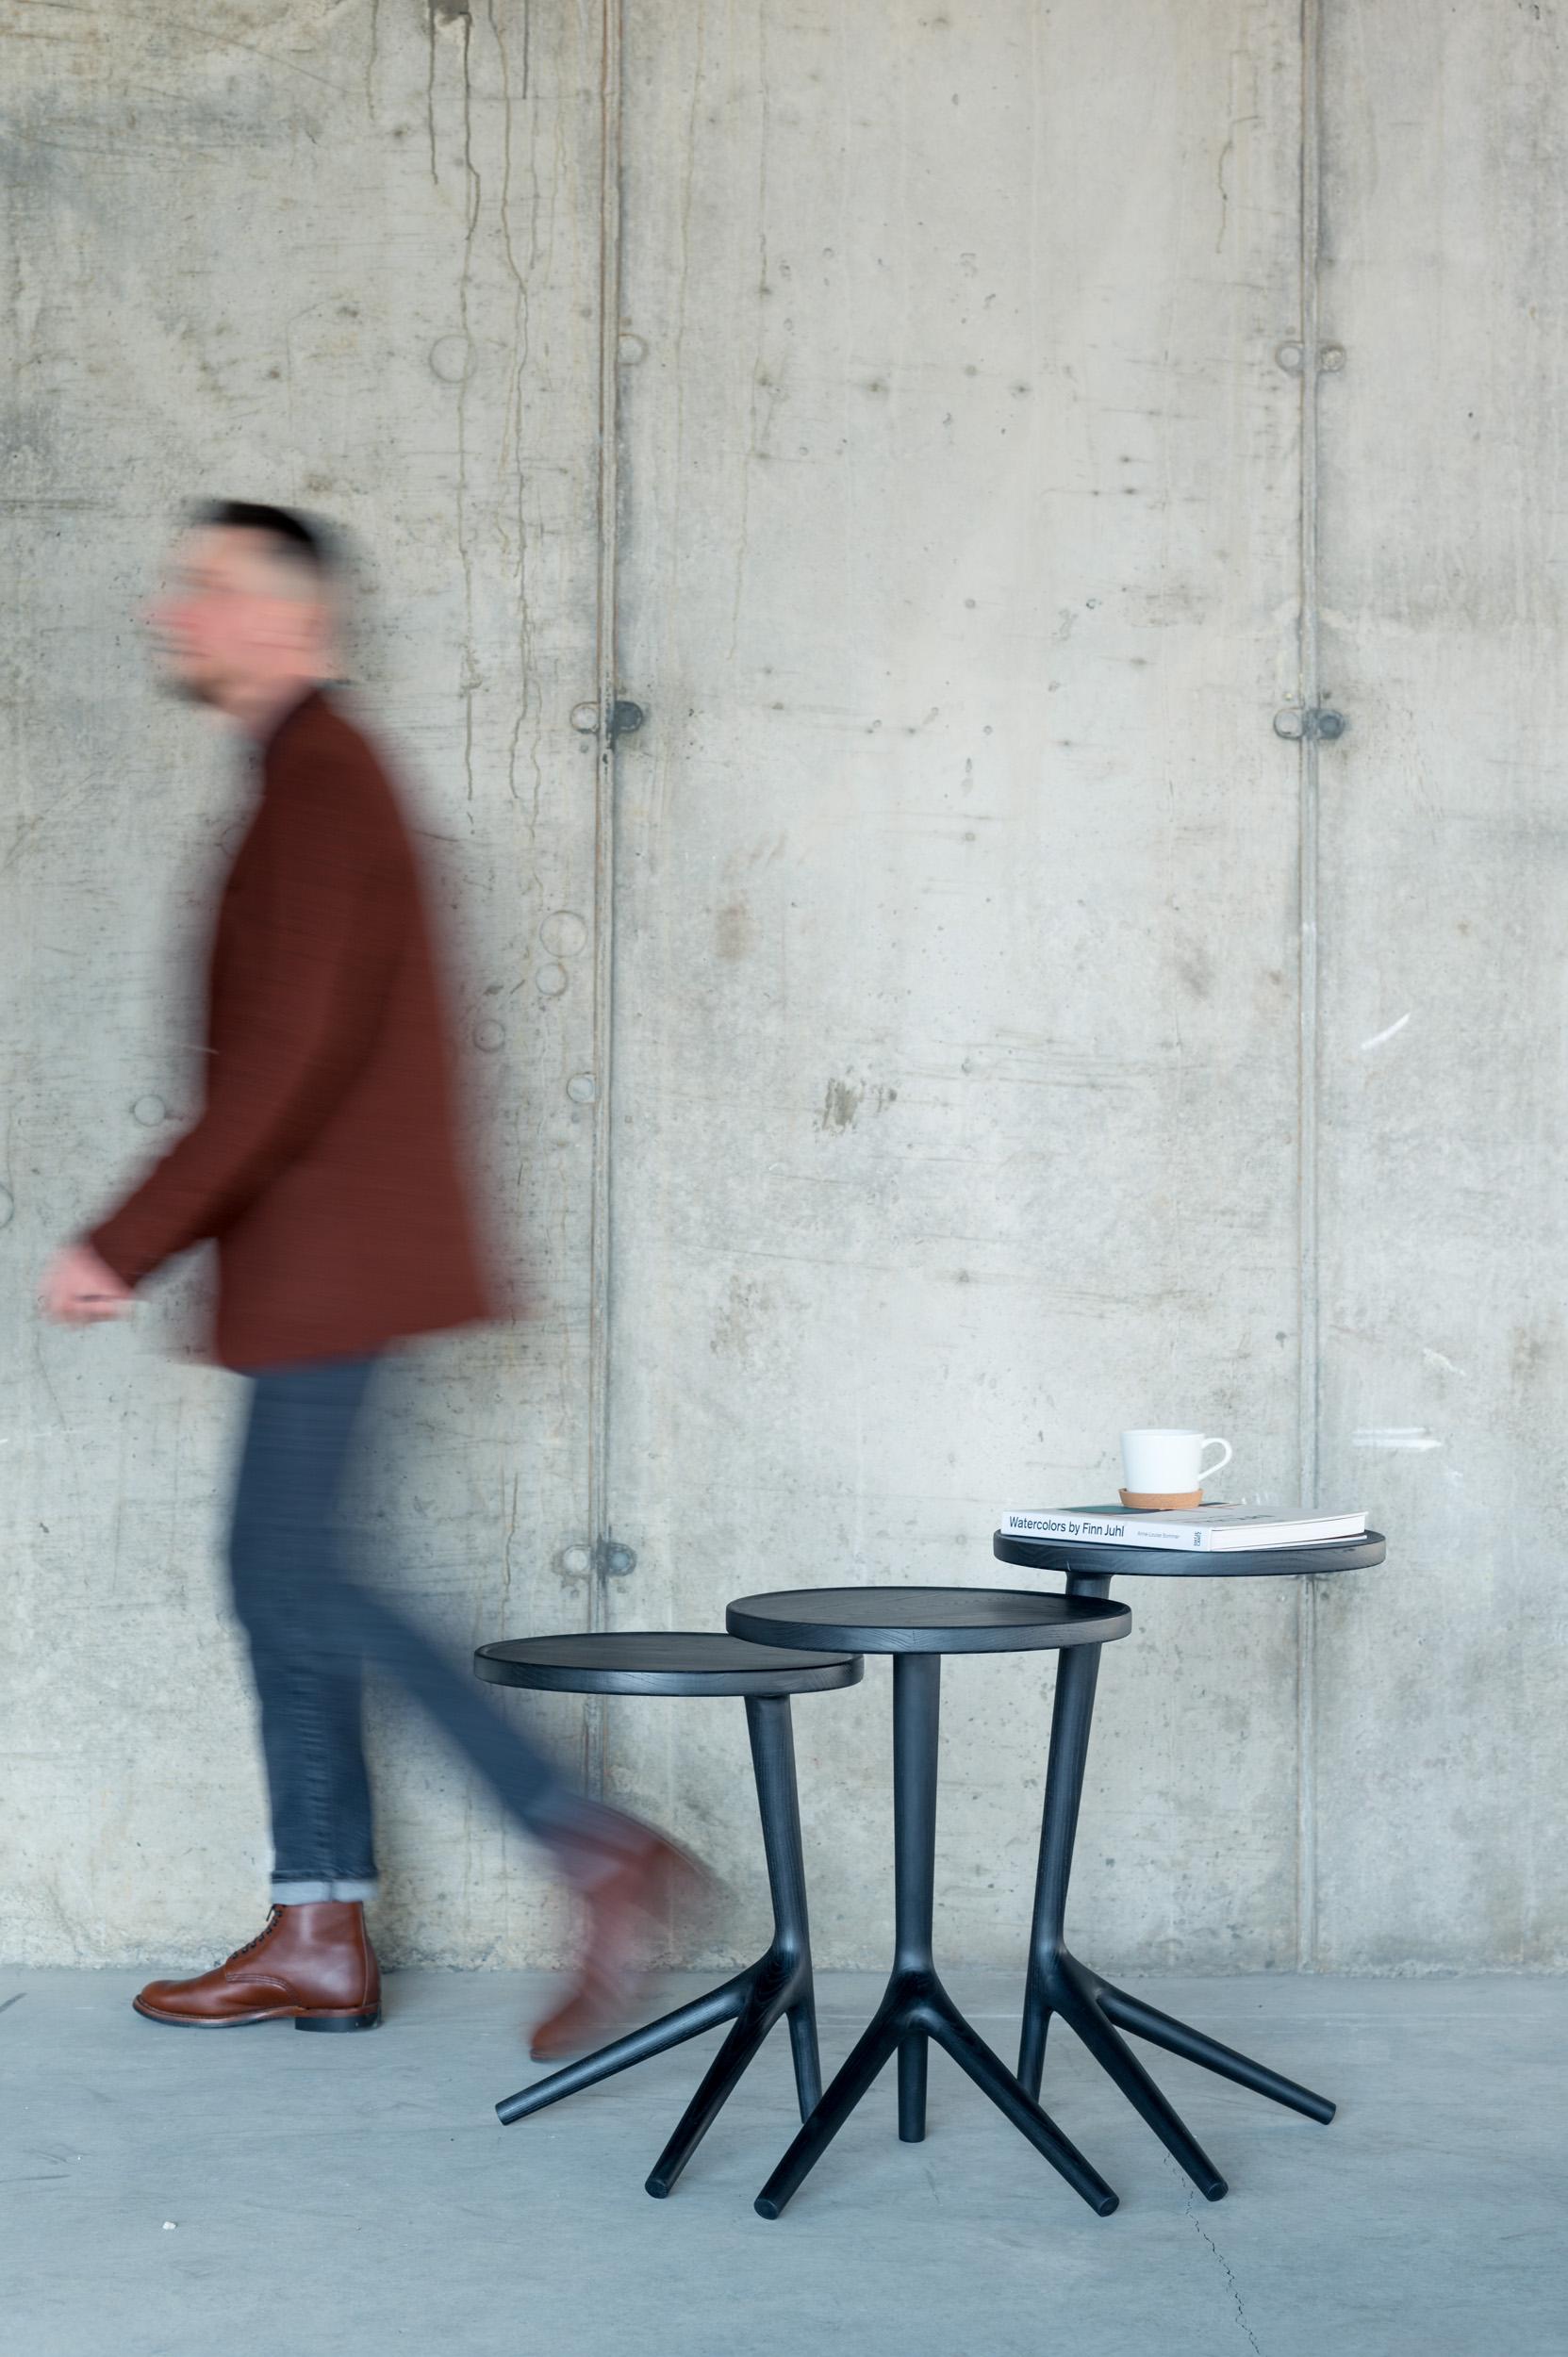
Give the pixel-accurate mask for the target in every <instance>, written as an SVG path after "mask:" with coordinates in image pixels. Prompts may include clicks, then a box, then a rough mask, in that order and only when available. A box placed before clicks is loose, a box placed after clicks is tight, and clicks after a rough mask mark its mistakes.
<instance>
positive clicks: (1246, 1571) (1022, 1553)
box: [991, 1530, 1388, 1579]
mask: <svg viewBox="0 0 1568 2357" xmlns="http://www.w3.org/2000/svg"><path fill="white" fill-rule="evenodd" d="M991 1552H992V1554H993V1555H994V1556H995V1557H996V1558H997V1559H998V1561H999V1562H1000V1563H1018V1564H1022V1565H1023V1566H1024V1567H1025V1568H1026V1569H1028V1570H1030V1571H1035V1572H1076V1573H1079V1574H1083V1573H1089V1574H1092V1575H1093V1576H1094V1577H1095V1578H1097V1579H1299V1578H1300V1577H1301V1575H1302V1574H1303V1573H1306V1572H1365V1571H1370V1570H1371V1568H1372V1566H1373V1565H1374V1564H1375V1563H1380V1562H1381V1561H1382V1559H1383V1558H1384V1556H1385V1555H1386V1554H1387V1553H1388V1545H1387V1541H1385V1540H1384V1538H1383V1535H1382V1533H1381V1531H1378V1530H1369V1531H1368V1532H1367V1534H1366V1536H1365V1538H1364V1539H1319V1540H1315V1541H1313V1543H1312V1545H1311V1546H1309V1547H1237V1548H1236V1549H1235V1550H1234V1551H1231V1550H1229V1549H1225V1548H1221V1549H1218V1550H1211V1549H1210V1548H1208V1547H1194V1548H1192V1549H1191V1550H1190V1551H1189V1550H1187V1549H1185V1548H1182V1547H1102V1546H1099V1545H1098V1544H1097V1545H1094V1546H1075V1545H1074V1543H1073V1541H1071V1540H1070V1539H1015V1538H1012V1537H1010V1536H1009V1534H1008V1533H1007V1532H1006V1531H1001V1530H999V1531H998V1532H997V1533H996V1534H995V1536H994V1537H993V1539H992V1541H991Z"/></svg>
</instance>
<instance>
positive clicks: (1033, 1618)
mask: <svg viewBox="0 0 1568 2357" xmlns="http://www.w3.org/2000/svg"><path fill="white" fill-rule="evenodd" d="M724 1620H725V1624H726V1625H727V1626H728V1627H729V1628H730V1629H732V1630H733V1631H734V1635H735V1636H736V1637H750V1638H754V1639H755V1640H757V1642H758V1643H759V1644H764V1645H767V1644H774V1645H851V1646H853V1648H854V1650H855V1652H856V1653H1029V1652H1033V1651H1036V1650H1037V1649H1039V1648H1041V1647H1044V1646H1053V1647H1059V1646H1063V1645H1100V1644H1105V1643H1107V1642H1108V1641H1109V1640H1111V1639H1113V1638H1115V1637H1125V1636H1126V1635H1127V1632H1128V1630H1129V1628H1130V1627H1131V1623H1132V1616H1131V1613H1130V1612H1129V1610H1128V1608H1127V1607H1126V1605H1125V1604H1102V1603H1100V1602H1098V1600H1096V1599H1094V1598H1091V1597H1088V1596H1040V1595H1031V1594H1028V1593H1027V1592H1026V1591H1023V1590H1021V1589H1015V1588H787V1589H783V1590H781V1591H778V1592H777V1593H776V1594H773V1595H767V1596H740V1597H737V1598H736V1600H735V1602H734V1604H732V1605H731V1606H730V1607H729V1609H728V1610H727V1611H726V1613H725V1615H724Z"/></svg>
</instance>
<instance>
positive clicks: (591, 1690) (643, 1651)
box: [473, 1629, 866, 1695]
mask: <svg viewBox="0 0 1568 2357" xmlns="http://www.w3.org/2000/svg"><path fill="white" fill-rule="evenodd" d="M473 1668H474V1674H475V1676H476V1677H482V1678H487V1679H488V1680H489V1681H490V1683H491V1685H492V1686H528V1687H533V1688H534V1689H536V1690H542V1691H544V1692H546V1693H553V1694H765V1695H766V1694H823V1693H826V1692H828V1691H829V1689H831V1688H834V1687H836V1686H858V1685H859V1683H860V1680H861V1678H862V1676H863V1674H864V1673H865V1669H866V1664H865V1663H864V1662H863V1661H857V1660H856V1659H855V1657H854V1656H853V1655H852V1654H849V1653H781V1652H780V1651H779V1649H778V1647H777V1646H776V1645H748V1644H745V1643H743V1642H742V1641H741V1640H740V1639H739V1638H737V1637H724V1636H721V1635H720V1633H719V1632H718V1630H717V1629H698V1630H696V1631H693V1632H690V1633H686V1632H683V1631H680V1630H672V1629H627V1630H623V1631H620V1632H606V1633H605V1634H602V1635H598V1636H595V1635H590V1634H583V1635H573V1636H567V1637H511V1638H503V1640H501V1641H500V1642H499V1643H497V1644H494V1645H481V1646H480V1647H479V1648H478V1650H477V1651H476V1652H475V1654H474V1656H473Z"/></svg>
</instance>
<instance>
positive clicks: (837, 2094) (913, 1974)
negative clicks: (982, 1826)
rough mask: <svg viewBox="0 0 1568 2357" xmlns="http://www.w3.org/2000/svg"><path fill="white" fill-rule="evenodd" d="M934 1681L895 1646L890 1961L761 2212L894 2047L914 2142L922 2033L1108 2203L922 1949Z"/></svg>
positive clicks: (929, 1897)
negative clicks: (877, 1997) (864, 2021)
mask: <svg viewBox="0 0 1568 2357" xmlns="http://www.w3.org/2000/svg"><path fill="white" fill-rule="evenodd" d="M1076 1650H1079V1651H1081V1652H1084V1653H1098V1650H1099V1648H1098V1645H1085V1646H1082V1647H1080V1648H1077V1649H1076ZM941 1692H942V1661H941V1656H940V1655H938V1654H934V1653H908V1654H903V1653H900V1654H895V1655H894V1656H893V1823H894V1874H895V1887H896V1902H895V1942H894V1956H893V1970H892V1973H891V1975H890V1977H889V1979H888V1983H887V1986H886V1988H885V1990H884V1991H883V1998H882V2003H880V2005H879V2006H878V2007H877V2010H876V2013H875V2014H874V2016H873V2017H872V2019H871V2021H870V2024H869V2026H868V2027H867V2029H866V2031H865V2032H864V2033H863V2035H862V2036H861V2037H860V2039H859V2042H858V2043H857V2044H856V2046H855V2047H854V2049H853V2051H852V2052H851V2053H850V2057H849V2060H848V2061H847V2062H846V2063H845V2065H844V2067H843V2069H841V2070H840V2071H839V2073H838V2075H837V2077H836V2078H835V2079H834V2081H833V2084H832V2085H830V2087H829V2088H828V2090H827V2093H826V2094H825V2095H824V2096H823V2098H822V2101H821V2102H820V2103H818V2105H817V2109H816V2110H815V2111H814V2112H813V2113H812V2115H811V2117H810V2118H809V2119H807V2120H806V2121H805V2122H804V2124H803V2125H802V2127H801V2132H800V2134H799V2135H798V2136H797V2137H796V2138H795V2141H794V2143H793V2144H792V2145H791V2146H790V2148H789V2150H788V2151H787V2152H786V2153H785V2154H784V2158H783V2160H782V2161H781V2162H780V2163H779V2166H778V2167H777V2168H776V2169H775V2170H774V2171H773V2174H772V2176H771V2177H770V2178H769V2179H768V2181H767V2184H766V2185H765V2186H764V2187H763V2189H762V2191H761V2193H760V2194H759V2195H758V2196H757V2200H756V2208H757V2211H758V2214H759V2215H760V2216H761V2217H768V2218H775V2217H779V2216H780V2215H781V2213H782V2212H783V2210H784V2204H785V2203H786V2202H787V2201H788V2200H789V2199H790V2197H791V2195H792V2194H794V2193H795V2192H796V2191H797V2189H798V2188H799V2187H800V2185H801V2184H802V2182H803V2181H804V2179H805V2177H806V2176H807V2174H808V2172H809V2171H810V2170H811V2169H812V2168H813V2167H815V2166H816V2164H817V2161H818V2160H820V2158H821V2156H822V2154H823V2153H824V2152H825V2151H827V2149H828V2146H829V2145H830V2144H831V2143H832V2141H833V2139H834V2136H835V2135H836V2134H838V2131H839V2129H840V2128H841V2127H842V2126H843V2125H844V2122H845V2121H846V2120H847V2119H848V2118H849V2117H850V2113H851V2112H852V2111H853V2110H854V2107H855V2105H856V2104H857V2103H858V2102H860V2099H861V2097H862V2096H863V2095H864V2094H865V2093H866V2091H867V2088H868V2087H869V2086H870V2085H871V2084H872V2082H873V2081H874V2080H875V2079H876V2078H877V2077H878V2076H879V2074H880V2073H881V2071H882V2070H883V2067H884V2066H885V2065H886V2064H887V2063H888V2062H889V2061H891V2059H892V2057H893V2054H894V2053H895V2052H897V2053H898V2056H899V2134H900V2136H901V2137H902V2138H903V2140H904V2141H905V2142H906V2143H910V2144H917V2143H918V2142H919V2141H920V2139H921V2138H922V2137H923V2136H924V2134H925V2110H926V2052H927V2040H928V2039H929V2038H934V2039H935V2040H936V2042H937V2044H938V2045H939V2046H941V2047H943V2048H945V2049H946V2051H947V2052H948V2053H949V2054H950V2055H951V2056H952V2058H953V2060H954V2062H956V2063H957V2064H958V2066H959V2068H960V2069H962V2070H964V2071H966V2072H967V2074H968V2076H969V2077H970V2078H971V2079H972V2080H973V2081H974V2083H975V2085H977V2086H978V2087H980V2088H981V2089H982V2092H983V2093H984V2094H986V2095H988V2096H989V2097H990V2099H991V2101H992V2102H993V2103H995V2104H996V2106H997V2108H998V2109H999V2111H1001V2112H1003V2113H1005V2115H1006V2116H1007V2118H1009V2119H1010V2120H1011V2121H1012V2122H1013V2125H1014V2126H1015V2128H1016V2129H1017V2130H1018V2131H1019V2133H1020V2134H1022V2135H1025V2136H1027V2137H1028V2138H1029V2140H1030V2142H1031V2143H1032V2145H1033V2146H1034V2148H1035V2150H1036V2151H1039V2152H1042V2153H1043V2154H1044V2155H1045V2157H1046V2159H1047V2160H1048V2161H1049V2163H1050V2164H1051V2167H1053V2168H1055V2169H1057V2170H1058V2171H1059V2172H1060V2173H1061V2175H1062V2176H1064V2177H1065V2179H1066V2181H1067V2183H1068V2184H1069V2185H1071V2186H1072V2188H1073V2190H1074V2191H1075V2192H1076V2193H1078V2194H1080V2195H1081V2197H1082V2199H1083V2200H1085V2201H1087V2202H1088V2204H1089V2206H1090V2208H1091V2209H1092V2210H1095V2211H1098V2214H1099V2216H1100V2217H1106V2216H1108V2215H1109V2213H1110V2212H1111V2211H1113V2210H1114V2208H1115V2207H1116V2197H1115V2195H1114V2193H1113V2192H1112V2190H1111V2188H1110V2186H1109V2185H1108V2184H1106V2183H1105V2180H1104V2179H1103V2178H1102V2177H1101V2176H1100V2175H1099V2174H1098V2170H1096V2169H1094V2168H1093V2167H1091V2166H1090V2164H1089V2163H1088V2162H1087V2161H1086V2160H1085V2159H1084V2157H1083V2155H1082V2153H1081V2152H1080V2151H1078V2150H1077V2148H1076V2146H1074V2145H1072V2144H1070V2143H1069V2142H1068V2141H1067V2139H1066V2137H1065V2135H1063V2134H1062V2132H1061V2130H1060V2129H1059V2128H1058V2127H1057V2126H1056V2124H1055V2122H1054V2121H1053V2120H1052V2119H1050V2118H1048V2115H1047V2114H1046V2113H1045V2112H1043V2111H1042V2110H1041V2109H1040V2106H1039V2104H1038V2102H1036V2101H1035V2100H1034V2098H1033V2096H1032V2095H1031V2094H1029V2093H1027V2092H1026V2091H1025V2089H1024V2088H1022V2087H1021V2086H1020V2085H1018V2082H1017V2081H1016V2079H1015V2078H1014V2076H1013V2074H1012V2072H1011V2071H1010V2070H1009V2069H1007V2066H1006V2065H1005V2063H1003V2062H1002V2061H1001V2060H1000V2059H999V2056H998V2055H996V2054H994V2053H993V2052H992V2051H991V2049H990V2047H989V2046H987V2045H986V2044H985V2041H984V2040H983V2038H982V2037H981V2036H979V2034H978V2033H977V2032H976V2031H975V2030H974V2029H972V2028H971V2027H970V2025H969V2023H968V2022H967V2021H966V2019H965V2018H964V2016H963V2015H962V2014H961V2013H960V2012H959V2010H958V2007H957V2006H956V2005H955V2004H954V2003H953V2001H952V1999H951V1998H950V1997H949V1995H948V1992H947V1990H946V1989H945V1988H944V1987H943V1986H942V1983H941V1981H940V1979H939V1978H938V1976H937V1971H936V1966H935V1961H934V1959H933V1953H932V1913H933V1892H934V1886H935V1862H936V1766H937V1733H938V1727H939V1722H940V1716H941Z"/></svg>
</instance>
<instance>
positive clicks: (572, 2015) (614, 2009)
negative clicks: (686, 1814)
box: [528, 1828, 708, 2062]
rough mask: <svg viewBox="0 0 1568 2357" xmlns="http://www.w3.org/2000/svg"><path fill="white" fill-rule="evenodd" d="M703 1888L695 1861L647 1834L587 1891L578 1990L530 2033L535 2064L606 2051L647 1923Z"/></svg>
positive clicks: (627, 1999)
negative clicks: (599, 2047)
mask: <svg viewBox="0 0 1568 2357" xmlns="http://www.w3.org/2000/svg"><path fill="white" fill-rule="evenodd" d="M707 1881H708V1876H707V1872H706V1870H705V1869H704V1868H702V1867H701V1866H700V1865H699V1864H698V1862H697V1860H696V1859H695V1858H694V1857H689V1856H688V1855H687V1854H686V1853H685V1850H678V1849H677V1848H676V1847H675V1844H674V1843H673V1842H672V1841H667V1840H666V1839H665V1838H664V1836H663V1835H662V1834H658V1833H653V1832H652V1831H651V1830H648V1829H646V1828H645V1829H644V1838H643V1839H642V1840H641V1842H640V1843H638V1844H637V1846H636V1847H635V1848H634V1849H631V1850H629V1851H627V1852H625V1853H623V1854H619V1857H618V1860H617V1863H616V1864H614V1865H613V1866H612V1867H611V1868H610V1870H609V1871H608V1872H607V1873H605V1874H603V1875H602V1877H601V1878H599V1879H598V1880H596V1881H593V1882H591V1883H587V1884H586V1885H585V1887H584V1888H583V1892H582V1896H583V1900H584V1903H585V1904H586V1908H587V1912H588V1920H587V1928H586V1933H585V1936H584V1939H583V1947H582V1952H581V1954H580V1956H579V1958H578V1965H577V1981H576V1985H575V1986H574V1987H573V1988H572V1989H571V1991H570V1993H569V1996H568V1997H567V1999H566V2001H565V2003H563V2004H560V2005H558V2006H557V2007H556V2008H555V2011H554V2012H553V2013H551V2014H547V2015H546V2016H545V2018H544V2019H543V2020H542V2021H540V2022H537V2023H536V2025H535V2028H534V2032H533V2035H532V2036H531V2037H530V2039H529V2041H528V2052H529V2053H530V2054H531V2055H532V2056H533V2058H534V2060H535V2061H536V2062H559V2061H561V2060H563V2059H564V2058H565V2057H566V2056H567V2055H569V2054H586V2053H589V2052H591V2051H592V2050H593V2048H594V2047H596V2046H601V2045H602V2044H603V2042H604V2040H605V2038H606V2037H607V2036H608V2035H609V2034H610V2032H611V2031H612V2030H614V2029H617V2028H619V2025H620V2022H621V2020H622V2019H623V2017H624V2015H625V2013H626V2011H627V2009H628V2007H629V2006H630V2004H631V2003H632V2001H633V1999H634V1998H635V1994H636V1989H637V1983H638V1980H639V1978H640V1975H639V1973H638V1970H637V1967H636V1943H637V1937H638V1934H639V1932H640V1931H641V1929H642V1926H643V1923H644V1921H645V1920H647V1919H648V1918H650V1917H652V1916H656V1915H658V1914H660V1913H661V1912H662V1911H663V1910H664V1908H665V1907H666V1906H668V1904H669V1903H670V1902H671V1901H672V1900H675V1899H680V1900H682V1901H683V1902H689V1901H690V1900H692V1899H693V1898H695V1897H696V1896H698V1895H699V1893H700V1892H701V1889H702V1888H703V1887H704V1886H705V1885H706V1883H707Z"/></svg>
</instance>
